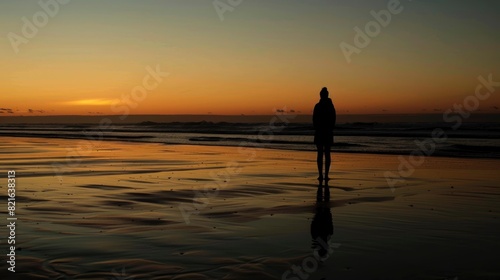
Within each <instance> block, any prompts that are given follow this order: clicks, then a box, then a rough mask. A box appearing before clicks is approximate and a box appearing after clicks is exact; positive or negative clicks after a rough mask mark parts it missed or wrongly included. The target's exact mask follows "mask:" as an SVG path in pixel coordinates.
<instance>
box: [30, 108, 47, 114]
mask: <svg viewBox="0 0 500 280" xmlns="http://www.w3.org/2000/svg"><path fill="white" fill-rule="evenodd" d="M28 112H29V113H30V114H33V113H40V114H43V113H45V111H44V110H33V109H28Z"/></svg>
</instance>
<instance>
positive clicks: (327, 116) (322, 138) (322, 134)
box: [313, 87, 337, 183]
mask: <svg viewBox="0 0 500 280" xmlns="http://www.w3.org/2000/svg"><path fill="white" fill-rule="evenodd" d="M319 95H320V97H321V99H320V100H319V102H318V104H316V106H314V113H313V125H314V131H315V132H314V144H316V149H317V150H318V157H317V163H318V174H319V176H318V180H319V181H320V183H321V181H323V178H324V179H325V182H327V183H328V180H329V177H328V172H329V171H330V164H331V157H330V149H331V147H332V145H333V129H334V127H335V122H336V120H337V113H336V112H335V106H333V102H332V100H331V99H330V98H329V97H328V89H327V88H326V87H324V88H323V89H321V92H320V93H319ZM323 154H324V155H325V177H323Z"/></svg>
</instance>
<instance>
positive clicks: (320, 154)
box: [316, 145, 323, 181]
mask: <svg viewBox="0 0 500 280" xmlns="http://www.w3.org/2000/svg"><path fill="white" fill-rule="evenodd" d="M316 149H317V150H318V156H317V158H316V163H317V164H318V175H319V176H318V180H319V181H323V147H322V146H321V145H316Z"/></svg>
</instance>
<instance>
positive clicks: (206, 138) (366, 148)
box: [0, 121, 500, 158]
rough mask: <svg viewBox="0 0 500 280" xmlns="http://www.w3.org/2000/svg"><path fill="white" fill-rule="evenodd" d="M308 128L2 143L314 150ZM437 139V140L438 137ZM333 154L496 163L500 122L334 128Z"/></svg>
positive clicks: (84, 133) (167, 127) (143, 125)
mask: <svg viewBox="0 0 500 280" xmlns="http://www.w3.org/2000/svg"><path fill="white" fill-rule="evenodd" d="M313 134H314V132H313V129H312V125H311V124H310V123H286V122H283V123H278V122H276V123H262V122H259V123H229V122H206V121H200V122H169V123H158V122H150V121H146V122H140V123H135V124H109V125H100V126H99V125H92V124H68V123H66V124H4V125H1V126H0V138H1V137H6V136H9V137H11V136H16V137H42V138H70V139H88V140H114V141H132V142H149V143H162V144H165V145H178V144H182V145H218V146H244V147H248V146H250V147H255V148H270V149H285V150H300V151H315V149H316V148H315V146H314V144H313ZM436 135H439V137H436ZM334 139H335V144H334V146H333V147H332V151H333V152H343V153H375V154H400V155H410V154H412V153H417V154H418V153H420V154H424V155H426V156H446V157H473V158H500V123H496V122H482V123H471V122H469V123H463V124H461V126H460V127H458V128H457V129H455V128H454V127H453V126H452V124H450V123H444V122H443V123H437V122H415V123H401V122H400V123H378V122H373V123H368V122H355V123H343V124H338V125H337V126H336V128H335V137H334Z"/></svg>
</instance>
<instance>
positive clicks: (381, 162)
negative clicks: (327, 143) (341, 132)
mask: <svg viewBox="0 0 500 280" xmlns="http://www.w3.org/2000/svg"><path fill="white" fill-rule="evenodd" d="M79 145H80V144H79V141H78V140H54V139H50V141H48V140H44V139H30V138H5V141H4V143H3V144H1V148H2V150H4V151H5V150H9V151H10V155H9V157H10V159H9V162H8V163H7V162H5V161H4V160H2V162H1V168H2V169H6V168H14V169H16V170H17V176H18V185H19V186H18V190H17V195H18V199H19V204H18V216H19V217H21V218H20V221H19V224H20V228H21V229H22V239H23V242H22V251H20V252H19V256H18V258H19V259H18V262H19V263H22V264H23V265H28V264H29V267H30V270H29V271H28V270H25V269H20V271H19V273H20V274H21V275H25V276H26V277H30V276H33V277H35V275H37V276H38V277H39V278H37V279H58V277H64V276H65V275H79V276H80V277H83V278H87V279H107V278H109V277H112V276H113V272H112V271H113V270H118V271H121V269H122V268H125V270H126V272H127V273H128V275H130V276H131V277H135V279H155V278H154V277H155V276H160V275H162V276H163V278H161V277H160V278H161V279H222V278H223V277H224V276H225V275H226V276H228V277H229V278H227V279H255V278H258V279H277V278H278V279H279V278H280V277H281V275H282V274H283V273H285V271H287V270H289V269H290V267H291V265H293V264H296V265H299V266H300V265H301V262H302V261H303V260H304V259H306V258H307V257H309V256H312V255H311V254H312V251H311V249H310V246H311V240H312V238H313V237H312V236H311V234H310V230H309V228H310V227H311V223H312V222H313V217H314V216H315V211H317V207H316V206H315V204H316V202H315V200H316V187H315V185H314V182H312V181H311V179H310V178H311V177H314V175H315V171H314V168H311V166H313V165H314V157H311V154H310V153H309V152H298V151H283V150H267V149H255V150H252V152H255V154H253V153H249V151H250V150H244V151H242V150H240V149H238V148H237V147H206V146H184V145H179V146H166V145H161V144H133V143H120V142H108V141H105V142H92V147H93V149H92V150H86V151H85V152H82V153H84V154H85V156H82V157H81V158H79V159H78V160H76V159H75V158H71V157H69V156H68V149H70V150H74V149H77V148H78V147H80V146H79ZM80 148H81V147H80ZM228 159H231V160H230V161H228ZM397 163H398V159H397V156H391V155H385V156H384V155H364V154H359V155H356V154H335V155H334V157H333V169H332V174H331V176H332V178H333V180H332V181H331V184H330V190H331V200H330V202H329V203H328V202H324V203H326V204H325V205H327V207H329V208H331V215H332V220H333V225H334V234H333V236H332V237H331V240H330V241H329V242H330V244H331V246H332V248H331V249H332V250H333V252H331V255H330V256H329V258H328V259H327V260H326V262H327V264H328V265H326V263H325V265H321V266H319V268H318V270H317V272H315V273H314V277H313V278H311V279H321V278H322V277H326V276H328V275H339V277H341V278H342V279H354V278H356V277H361V278H363V279H367V277H375V276H377V275H378V277H379V278H384V277H385V275H386V273H387V270H388V269H389V267H390V269H391V275H392V277H393V278H391V279H403V278H407V277H409V276H415V275H421V276H422V277H423V278H427V277H433V276H436V277H437V276H440V275H443V274H442V273H443V271H450V272H452V271H454V269H456V268H457V267H469V268H470V269H468V270H467V271H465V272H464V274H463V275H479V276H481V275H483V273H484V275H486V274H487V273H488V272H492V269H493V268H494V267H495V263H494V259H491V258H489V257H488V256H487V255H484V254H482V253H481V252H482V250H483V249H484V248H497V249H498V248H499V246H500V244H499V243H498V239H497V238H496V235H495V234H494V232H492V231H491V224H492V223H494V222H495V221H496V220H497V219H498V213H499V211H500V208H499V207H498V203H496V196H497V195H498V189H497V187H496V185H497V181H498V179H499V178H498V175H497V172H496V169H495V165H494V164H495V163H496V161H495V160H481V159H477V160H468V161H467V162H461V161H454V160H452V159H450V158H428V159H427V160H426V162H425V164H424V165H423V166H421V168H419V169H418V170H417V171H416V173H415V174H414V175H413V176H412V178H411V179H408V180H407V181H406V182H405V183H404V184H401V185H400V186H397V188H396V189H395V192H394V193H393V192H391V190H390V188H389V186H388V185H387V183H386V179H385V178H384V176H383V172H384V171H385V170H388V169H390V168H393V167H394V166H396V165H397ZM228 164H230V165H229V166H230V168H229V169H228ZM55 166H56V167H55ZM54 168H56V170H57V172H54V170H55V169H54ZM228 170H230V171H231V170H232V173H231V172H228ZM56 174H59V175H62V177H61V178H62V179H61V180H59V179H58V177H57V175H56ZM232 174H233V175H232ZM442 182H446V184H443V183H442ZM214 186H215V187H214ZM207 187H214V188H216V190H214V189H212V188H209V189H207ZM315 209H316V210H315ZM183 211H184V212H183ZM190 211H191V212H190ZM186 213H187V214H188V215H187V216H186ZM186 217H188V219H189V223H186ZM457 244H460V245H459V246H457ZM334 245H335V246H334ZM408 252H411V253H408ZM376 258H383V259H384V262H383V263H378V262H377V263H374V262H373V259H376ZM443 258H446V259H447V262H444V263H442V265H441V266H439V267H437V266H435V265H434V264H435V263H437V262H440V261H441V260H442V259H443ZM422 259H426V262H425V263H421V264H420V265H418V266H415V265H414V263H416V262H419V260H422ZM474 268H481V269H479V270H478V269H474ZM23 277H24V276H23ZM349 277H350V278H349ZM353 277H354V278H353ZM160 278H158V279H160ZM23 279H31V278H23ZM478 279H482V278H478ZM484 279H485V278H484Z"/></svg>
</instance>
